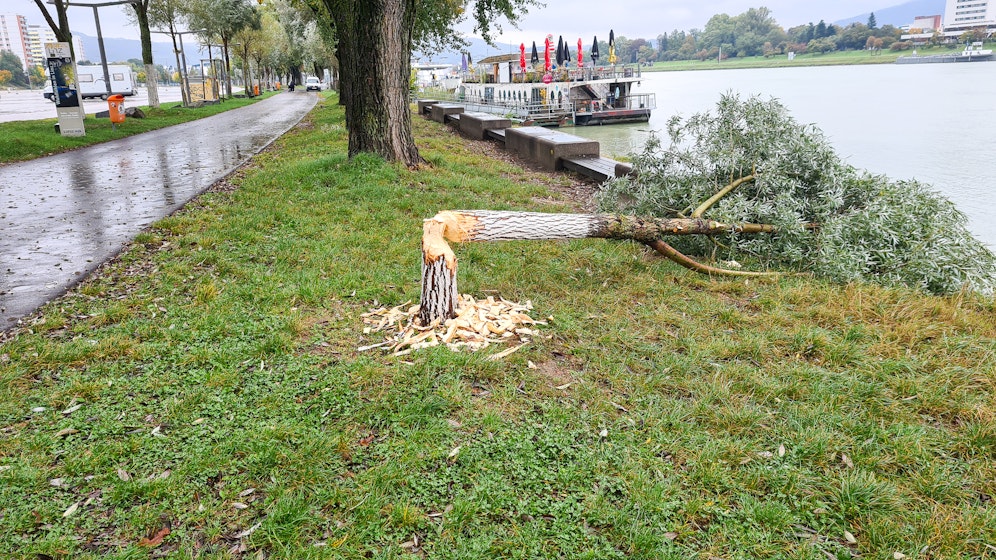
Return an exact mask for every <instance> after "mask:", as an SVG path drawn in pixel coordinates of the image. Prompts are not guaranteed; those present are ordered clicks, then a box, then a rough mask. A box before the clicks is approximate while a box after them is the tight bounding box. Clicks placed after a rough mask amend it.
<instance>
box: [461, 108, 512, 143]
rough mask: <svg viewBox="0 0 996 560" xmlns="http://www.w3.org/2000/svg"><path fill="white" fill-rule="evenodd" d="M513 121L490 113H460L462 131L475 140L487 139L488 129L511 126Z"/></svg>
mask: <svg viewBox="0 0 996 560" xmlns="http://www.w3.org/2000/svg"><path fill="white" fill-rule="evenodd" d="M511 126H512V121H511V120H510V119H506V118H505V117H499V116H498V115H492V114H490V113H464V114H462V115H460V132H461V133H462V134H463V135H464V136H466V137H468V138H472V139H474V140H485V139H487V138H488V131H489V130H494V129H502V128H509V127H511Z"/></svg>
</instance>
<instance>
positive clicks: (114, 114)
mask: <svg viewBox="0 0 996 560" xmlns="http://www.w3.org/2000/svg"><path fill="white" fill-rule="evenodd" d="M107 114H108V115H109V116H110V117H111V122H112V123H123V122H124V120H125V112H124V96H123V95H112V96H110V97H108V98H107Z"/></svg>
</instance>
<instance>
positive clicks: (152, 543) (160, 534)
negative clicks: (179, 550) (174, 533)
mask: <svg viewBox="0 0 996 560" xmlns="http://www.w3.org/2000/svg"><path fill="white" fill-rule="evenodd" d="M168 534H169V527H163V528H162V529H159V531H157V532H156V534H155V535H153V536H152V538H146V537H143V538H142V540H140V541H138V546H146V547H149V548H155V547H157V546H159V545H161V544H163V539H164V538H166V535H168Z"/></svg>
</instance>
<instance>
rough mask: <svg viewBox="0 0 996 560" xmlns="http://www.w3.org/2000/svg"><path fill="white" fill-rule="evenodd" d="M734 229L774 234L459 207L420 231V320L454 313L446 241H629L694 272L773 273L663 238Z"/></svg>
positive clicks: (452, 266)
mask: <svg viewBox="0 0 996 560" xmlns="http://www.w3.org/2000/svg"><path fill="white" fill-rule="evenodd" d="M731 231H740V232H745V233H772V232H774V231H775V228H774V227H772V226H770V225H763V224H724V223H721V222H716V221H714V220H707V219H703V218H671V219H666V218H638V217H635V216H617V215H605V214H543V213H536V212H500V211H487V210H472V211H471V210H458V211H453V212H440V213H439V214H436V215H435V216H434V217H432V218H430V219H428V220H426V221H425V224H424V225H423V229H422V302H421V307H420V309H419V321H421V323H422V324H423V325H429V324H432V323H433V322H434V321H445V320H446V319H451V318H453V317H455V316H456V303H457V299H458V298H459V293H458V292H457V285H456V272H457V261H456V255H454V253H453V250H452V249H450V246H449V245H448V244H447V243H446V241H447V240H448V241H452V242H455V243H461V242H467V241H510V240H537V239H586V238H601V239H631V240H633V241H639V242H640V243H643V244H645V245H648V246H650V247H651V248H652V249H654V250H655V251H657V252H658V253H660V254H662V255H664V256H665V257H667V258H669V259H671V260H673V261H675V262H676V263H678V264H680V265H681V266H684V267H686V268H690V269H692V270H695V271H698V272H703V273H706V274H725V275H735V276H771V275H772V274H771V273H764V272H741V271H730V270H721V269H717V268H712V267H709V266H706V265H702V264H700V263H697V262H695V261H693V260H691V259H689V258H688V257H686V256H684V255H682V254H681V253H679V252H678V251H676V250H674V249H673V248H672V247H671V246H670V245H668V244H667V243H664V242H663V241H661V239H660V238H661V237H663V236H665V235H711V234H716V233H724V232H731Z"/></svg>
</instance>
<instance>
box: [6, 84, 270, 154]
mask: <svg viewBox="0 0 996 560" xmlns="http://www.w3.org/2000/svg"><path fill="white" fill-rule="evenodd" d="M276 93H277V92H268V93H264V94H263V95H260V96H259V97H255V98H251V99H247V98H233V99H228V100H225V101H223V102H221V103H218V104H216V105H204V106H202V107H198V108H190V109H185V108H183V106H182V105H181V104H180V103H179V102H170V103H162V104H161V105H160V107H159V108H158V109H150V108H149V107H139V108H140V109H142V111H143V112H144V113H145V115H146V118H144V119H135V118H126V119H125V122H123V123H120V124H117V125H114V126H112V125H111V121H110V119H106V118H103V119H98V118H96V117H94V116H93V115H87V116H86V118H85V119H84V121H83V122H84V127H85V128H86V136H62V135H61V134H59V133H58V132H55V128H54V127H55V124H56V123H57V122H58V119H55V118H51V119H41V120H35V121H13V122H5V123H3V124H2V125H0V127H2V128H3V135H4V142H2V143H0V163H10V162H15V161H25V160H29V159H35V158H39V157H42V156H48V155H52V154H57V153H60V152H66V151H69V150H73V149H76V148H81V147H84V146H91V145H93V144H99V143H101V142H108V141H111V140H117V139H118V138H124V137H126V136H132V135H135V134H141V133H143V132H148V131H150V130H157V129H160V128H165V127H167V126H172V125H174V124H180V123H185V122H188V121H193V120H197V119H202V118H204V117H209V116H211V115H216V114H218V113H221V112H223V111H229V110H231V109H236V108H238V107H244V106H246V105H249V104H252V103H255V102H257V101H259V100H261V99H265V98H267V97H270V96H271V95H276ZM125 106H128V103H127V101H126V102H125ZM53 112H54V109H53Z"/></svg>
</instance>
